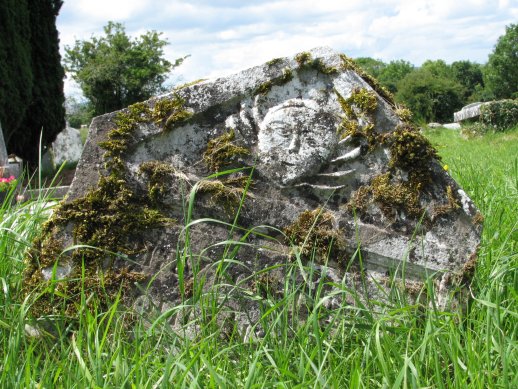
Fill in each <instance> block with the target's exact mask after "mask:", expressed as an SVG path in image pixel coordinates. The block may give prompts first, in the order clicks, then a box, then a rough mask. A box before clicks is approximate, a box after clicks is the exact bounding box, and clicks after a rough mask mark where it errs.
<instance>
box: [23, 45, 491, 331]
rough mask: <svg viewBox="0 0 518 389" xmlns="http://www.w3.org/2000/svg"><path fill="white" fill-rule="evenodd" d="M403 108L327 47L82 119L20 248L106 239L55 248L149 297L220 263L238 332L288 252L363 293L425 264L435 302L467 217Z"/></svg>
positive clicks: (461, 260)
mask: <svg viewBox="0 0 518 389" xmlns="http://www.w3.org/2000/svg"><path fill="white" fill-rule="evenodd" d="M402 117H403V115H401V117H400V115H399V110H398V108H397V106H396V104H395V103H394V102H393V100H392V99H391V96H390V95H389V94H388V93H387V92H386V91H384V90H383V89H382V88H380V87H379V85H377V84H376V83H375V82H374V81H373V80H372V79H370V78H369V77H368V76H366V75H365V74H363V73H362V72H361V71H360V70H359V69H358V68H356V67H355V66H354V64H353V63H352V62H351V60H350V59H348V58H347V57H345V56H344V55H341V54H339V53H336V52H334V51H332V50H330V49H326V48H318V49H314V50H312V51H310V52H304V53H299V54H297V55H296V56H293V57H286V58H278V59H274V60H272V61H269V62H268V63H266V64H263V65H261V66H257V67H254V68H251V69H248V70H245V71H243V72H240V73H238V74H235V75H232V76H228V77H223V78H218V79H216V80H207V81H203V82H199V83H194V84H191V85H187V86H185V87H180V88H177V89H176V90H174V91H173V92H171V93H169V94H166V95H163V96H158V97H156V98H152V99H150V100H148V101H146V102H143V103H141V104H136V105H134V106H132V107H129V108H128V109H125V110H122V111H120V112H114V113H110V114H106V115H103V116H100V117H97V118H95V119H94V120H93V122H92V124H91V127H90V130H89V135H88V139H87V142H86V145H85V148H84V151H83V154H82V156H81V159H80V161H79V164H78V167H77V170H76V176H75V178H74V181H73V183H72V186H71V188H70V191H69V194H68V197H67V199H66V202H65V203H63V204H62V206H61V207H60V208H58V209H57V210H56V211H55V213H54V214H53V219H52V220H51V223H49V225H48V227H47V229H46V230H44V231H43V233H42V234H43V236H42V237H41V239H39V240H38V241H37V244H38V246H37V247H36V248H35V250H36V251H35V252H42V251H44V250H43V249H45V244H47V245H48V244H51V243H52V244H53V246H52V250H49V249H48V247H47V249H48V250H46V252H54V253H56V258H57V257H58V254H59V253H58V252H57V251H56V250H57V249H56V246H59V247H58V248H61V249H64V248H66V247H68V246H69V245H72V244H88V245H96V244H106V247H103V248H104V249H106V250H108V251H111V252H113V251H119V252H120V253H121V255H120V256H116V257H112V258H110V255H109V254H104V256H103V255H101V254H99V252H98V251H95V252H91V251H87V252H77V253H74V252H67V255H64V256H59V258H60V259H59V264H58V266H59V269H68V270H67V271H68V272H69V273H67V274H75V273H74V272H76V271H77V269H78V266H79V264H80V263H81V260H80V259H79V258H85V257H84V256H85V255H87V258H89V259H88V263H90V266H92V267H94V268H95V267H97V266H101V267H104V268H106V266H107V265H106V264H108V263H110V264H113V266H114V269H122V268H126V267H129V269H130V270H131V272H134V273H128V271H127V270H124V272H122V273H121V274H123V275H124V274H125V275H126V276H128V274H137V273H138V274H143V277H144V278H145V279H146V280H147V281H146V282H149V280H151V279H152V282H150V283H146V282H144V283H143V284H142V285H148V286H149V287H148V288H145V287H144V286H142V287H141V289H140V291H141V292H139V293H141V294H142V290H144V289H145V290H146V292H145V293H143V294H142V295H141V296H140V297H138V298H137V300H136V301H138V302H139V304H140V303H141V302H142V301H143V299H145V300H146V301H148V302H149V303H148V304H147V305H146V304H144V305H146V306H153V307H160V308H159V310H165V309H168V307H172V306H175V305H176V304H178V303H179V302H181V301H184V300H185V299H189V298H192V297H193V292H192V288H193V285H201V286H200V287H201V288H202V289H203V290H207V291H209V290H211V288H215V285H218V284H219V283H221V282H223V281H222V279H221V277H222V276H221V273H220V272H221V271H222V270H221V269H225V276H224V284H225V286H224V287H222V288H223V289H225V288H226V290H230V291H231V292H232V293H231V295H232V298H230V299H229V302H228V303H229V304H230V305H232V307H233V308H232V309H233V311H234V314H235V320H236V322H238V323H239V324H238V326H239V327H240V328H241V329H243V331H245V330H244V328H245V327H246V326H247V324H246V323H248V325H252V324H251V323H252V322H253V321H254V319H253V318H254V317H255V318H257V313H258V307H257V304H258V302H257V300H254V299H250V298H247V297H246V296H250V295H253V296H255V295H257V293H259V292H258V286H257V285H258V284H257V283H258V282H260V281H258V280H257V279H256V277H255V276H254V274H256V272H258V271H262V270H264V269H266V268H268V269H271V268H278V269H281V270H279V271H278V272H277V273H278V274H277V273H275V272H273V273H272V277H273V278H272V279H271V280H270V281H271V282H268V285H270V286H269V287H271V288H273V289H275V288H277V289H279V288H280V289H282V280H283V277H285V276H286V274H287V273H286V272H283V270H282V269H287V267H288V266H289V264H293V263H295V264H296V263H298V262H297V261H300V263H301V264H304V266H308V267H309V268H313V269H317V270H318V271H319V272H322V273H324V271H323V270H322V269H326V270H325V274H326V277H328V278H329V277H331V279H334V281H333V282H335V283H337V282H338V283H341V282H343V283H344V285H346V286H348V287H351V288H360V289H361V290H362V292H361V293H362V294H363V296H364V298H365V299H367V298H383V295H384V292H383V290H382V289H383V285H387V281H386V280H387V279H389V277H390V276H392V275H395V277H396V278H397V279H400V282H402V283H403V285H414V284H415V283H419V282H421V281H422V280H423V278H424V277H433V279H434V280H435V281H434V282H436V284H437V288H438V292H437V296H438V298H440V299H443V300H444V301H446V300H447V297H448V293H449V291H450V290H451V285H455V284H457V285H458V283H459V282H461V281H462V280H466V278H469V277H467V276H466V274H467V270H466V269H467V268H468V267H469V265H470V264H472V263H473V258H474V255H475V253H476V250H477V246H478V244H479V241H480V233H481V226H480V219H481V218H480V214H479V213H478V211H477V209H476V207H475V206H474V204H473V203H472V201H471V200H470V199H469V197H468V196H467V195H466V193H465V192H464V191H463V190H462V189H461V188H460V187H459V186H458V184H457V183H456V182H455V181H454V180H453V179H452V178H451V177H450V176H449V175H448V173H447V172H445V171H444V170H443V168H442V166H441V164H440V162H439V161H438V160H437V159H436V158H435V156H436V154H435V151H434V150H433V149H432V148H431V146H430V145H429V143H428V142H427V141H426V139H424V138H423V136H422V135H420V134H419V131H418V130H417V129H415V128H413V127H412V126H411V125H410V124H409V123H405V122H404V121H403V119H402ZM245 193H246V194H245ZM241 202H242V206H240V203H241ZM189 210H190V211H189ZM157 215H159V216H157ZM236 215H237V216H236ZM214 220H219V221H220V222H219V223H218V222H214ZM234 223H235V224H234ZM232 225H234V226H233V227H232ZM186 240H188V242H189V244H188V246H187V247H185V246H184V243H185V242H186ZM229 240H230V241H231V242H229ZM45 242H51V243H45ZM221 242H227V243H226V244H222V243H221ZM232 242H233V243H232ZM58 243H59V244H58ZM229 247H230V248H229ZM330 247H332V248H331V249H330ZM225 255H226V256H227V257H224V256H225ZM123 258H128V259H130V261H127V260H125V259H123ZM222 258H223V259H225V260H226V261H227V262H225V261H224V262H222ZM360 258H361V260H360ZM36 259H39V262H38V261H36ZM54 260H55V259H54V257H52V256H51V257H48V258H35V259H34V262H33V263H32V265H31V266H30V267H29V270H28V271H27V274H28V275H29V276H30V277H31V278H30V279H31V280H32V281H34V280H40V281H41V282H42V283H44V282H45V280H46V279H47V278H48V277H46V276H45V274H47V275H48V274H50V273H49V266H52V264H53V261H54ZM40 264H43V265H40ZM45 264H47V265H45ZM295 267H296V268H298V267H297V266H295ZM110 269H112V267H110ZM298 269H299V270H300V273H299V274H298V275H297V276H296V279H297V280H299V281H300V282H307V275H305V273H304V270H302V268H298ZM31 270H32V273H31ZM317 270H316V271H317ZM60 271H61V270H60ZM63 271H64V270H63ZM113 271H116V270H113ZM286 271H287V270H286ZM279 272H280V273H279ZM65 273H66V272H65ZM65 273H63V274H61V273H60V274H61V276H64V277H66V276H67V274H65ZM274 273H275V274H274ZM121 277H122V276H121ZM135 277H136V276H135ZM363 278H365V279H366V280H367V282H361V281H360V279H363ZM118 279H119V280H120V282H123V280H124V278H118ZM130 279H131V280H135V279H137V278H130ZM275 280H277V281H275ZM455 280H457V281H458V282H456V281H455ZM462 282H463V281H462ZM408 283H410V284H408ZM189 285H190V289H189V287H188V286H189ZM236 285H239V287H237V286H236ZM380 286H381V287H380ZM421 286H422V284H421ZM229 288H230V289H229ZM380 288H381V290H380ZM409 288H410V286H409ZM277 292H279V291H278V290H277V291H274V294H275V293H277ZM229 293H230V292H229ZM40 301H45V299H44V298H43V297H42V298H41V299H40ZM352 303H354V302H352ZM247 328H249V327H247Z"/></svg>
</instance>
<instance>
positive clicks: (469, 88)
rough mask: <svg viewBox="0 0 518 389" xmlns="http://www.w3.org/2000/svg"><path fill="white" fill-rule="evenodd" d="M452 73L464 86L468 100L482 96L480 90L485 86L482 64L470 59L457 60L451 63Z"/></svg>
mask: <svg viewBox="0 0 518 389" xmlns="http://www.w3.org/2000/svg"><path fill="white" fill-rule="evenodd" d="M451 74H452V76H453V78H454V79H455V80H456V81H457V82H458V83H459V84H461V85H462V86H463V87H464V89H465V93H464V100H466V102H473V101H475V100H476V99H477V98H479V97H481V95H480V91H481V90H483V88H484V78H483V75H482V65H479V64H477V63H473V62H470V61H456V62H453V63H452V64H451Z"/></svg>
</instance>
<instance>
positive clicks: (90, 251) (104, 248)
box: [24, 100, 183, 316]
mask: <svg viewBox="0 0 518 389" xmlns="http://www.w3.org/2000/svg"><path fill="white" fill-rule="evenodd" d="M178 102H179V100H175V101H174V102H173V103H172V104H169V103H166V102H163V101H162V102H160V101H159V102H157V103H155V106H154V108H153V109H151V108H150V107H149V106H148V105H147V104H145V103H137V104H134V105H131V106H130V107H128V108H127V109H125V110H123V111H121V112H119V113H118V114H117V115H116V117H115V126H116V127H115V128H114V129H113V130H111V131H110V132H109V133H108V135H107V140H106V141H104V142H101V143H100V144H99V146H100V147H101V148H103V149H104V150H105V153H104V161H105V167H106V169H107V170H108V175H101V177H100V178H99V181H98V183H97V187H96V188H95V189H92V190H90V191H89V192H87V193H86V194H85V195H84V196H83V197H81V198H77V199H75V200H73V201H71V202H68V203H62V204H61V205H60V206H59V207H58V208H57V209H56V210H55V211H54V213H53V215H52V217H51V218H50V219H49V221H48V222H47V223H46V224H45V225H44V226H43V229H42V231H41V233H40V235H39V236H38V237H37V238H36V239H35V240H34V242H33V247H32V250H31V251H30V252H29V254H28V256H27V257H26V260H25V262H26V269H25V272H24V280H25V283H24V292H25V294H26V295H27V294H29V293H31V292H32V291H33V290H34V289H36V290H40V291H43V292H41V293H42V294H41V295H40V296H39V298H38V300H37V301H35V302H34V304H33V305H32V308H31V309H32V312H33V314H34V315H36V316H37V315H39V314H42V313H49V312H53V313H59V312H61V311H62V308H63V307H64V309H65V312H66V313H67V314H72V313H73V312H75V311H77V310H79V309H80V304H79V303H80V298H81V293H79V292H78V290H80V289H79V288H83V287H85V288H88V292H90V291H92V292H93V293H97V294H98V296H103V294H102V293H100V292H101V291H104V292H106V293H105V294H104V296H106V297H109V296H110V295H111V296H112V297H113V296H114V295H115V294H116V293H118V291H119V290H121V291H124V290H125V289H126V286H128V287H129V285H130V284H133V283H134V282H136V281H138V280H143V279H144V278H145V276H144V275H143V274H141V273H138V272H134V271H130V270H128V269H127V268H122V269H116V268H113V267H112V266H111V265H110V263H113V261H114V259H115V257H116V256H118V255H120V254H123V255H132V254H136V253H137V252H139V250H140V248H139V247H138V246H137V245H136V243H135V242H136V239H135V238H136V236H137V235H139V234H141V233H142V231H145V230H147V229H151V228H156V227H159V226H163V225H165V224H170V223H172V222H173V220H172V219H169V218H167V217H165V216H164V215H163V214H162V213H161V211H160V210H159V209H158V208H156V207H155V205H154V204H152V203H151V202H150V201H148V200H147V199H145V198H141V197H139V196H137V195H136V193H134V191H133V190H132V189H130V188H129V186H128V182H127V175H128V174H127V171H126V167H125V165H124V162H123V157H124V154H125V152H126V150H127V149H128V147H130V146H131V144H132V142H133V139H134V138H133V133H134V131H135V129H136V127H137V126H138V125H139V123H143V122H148V121H150V120H155V121H157V120H160V118H162V119H163V118H165V117H166V115H171V114H172V113H171V110H173V111H174V110H175V109H176V108H174V107H178ZM182 104H183V103H182ZM172 107H173V108H172ZM173 114H174V112H173ZM58 230H61V231H64V230H69V231H70V233H71V234H72V236H73V240H74V244H79V245H85V246H91V247H93V248H90V247H80V248H77V249H76V250H73V251H71V252H69V253H67V255H66V259H64V258H63V255H62V256H61V260H65V261H66V262H67V263H68V264H69V265H70V266H71V268H72V273H71V275H69V276H68V277H67V279H66V280H64V281H60V282H59V284H58V285H57V286H56V287H53V288H50V289H49V288H47V286H48V285H49V282H55V281H46V280H45V279H44V278H43V275H42V269H44V268H45V267H49V266H53V265H54V264H55V263H56V261H58V259H59V257H60V254H61V252H62V251H63V248H64V247H63V242H62V241H61V240H60V239H58V238H57V236H59V232H58ZM59 262H60V261H58V263H59ZM83 265H84V276H85V277H84V279H82V275H83V274H82V271H83V270H82V267H83ZM125 285H126V286H125ZM98 292H99V293H98ZM105 302H106V301H105V300H103V299H98V303H99V304H101V305H102V304H104V303H105ZM47 306H48V307H50V308H46V307H47Z"/></svg>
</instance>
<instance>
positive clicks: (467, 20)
mask: <svg viewBox="0 0 518 389" xmlns="http://www.w3.org/2000/svg"><path fill="white" fill-rule="evenodd" d="M517 18H518V4H516V2H515V1H509V0H489V1H487V0H464V1H460V0H459V1H451V0H434V1H432V0H370V1H365V0H348V1H331V0H319V1H315V0H297V1H296V2H295V1H291V0H262V1H261V0H254V1H242V0H241V1H239V0H212V1H209V0H189V1H187V0H184V1H181V0H174V1H166V0H154V1H151V0H126V1H123V0H111V1H110V0H104V1H101V0H75V1H70V2H68V1H66V2H65V3H64V5H63V7H62V11H61V16H60V17H59V18H58V29H59V30H60V34H61V41H62V44H67V45H71V44H73V43H74V39H75V38H77V39H87V38H89V37H90V36H91V35H92V34H101V33H102V26H103V25H105V24H106V23H107V22H108V21H109V20H113V21H121V22H124V23H125V25H126V30H127V32H128V33H129V34H130V35H139V34H141V33H143V32H145V31H147V30H157V31H163V32H164V37H166V38H168V40H169V42H170V45H169V46H168V47H167V48H166V55H167V56H168V58H169V59H170V60H174V59H175V58H178V57H180V56H184V55H187V54H190V55H191V57H190V58H189V59H188V60H186V61H185V63H184V65H182V66H181V67H180V68H178V69H177V70H176V72H175V74H176V76H173V78H178V77H179V76H181V78H183V80H185V81H188V80H191V79H195V78H201V77H207V76H209V77H214V76H218V75H223V74H229V73H232V72H235V71H237V70H239V69H243V68H246V67H250V66H253V65H257V64H261V63H263V62H264V61H267V60H269V59H271V58H274V57H279V56H286V55H291V54H293V53H296V52H298V51H302V50H307V49H309V48H312V47H315V46H324V45H327V46H331V47H333V48H335V49H336V50H340V51H344V52H346V53H347V54H348V55H350V56H353V57H357V56H370V57H375V58H380V59H382V60H385V61H389V60H393V59H405V60H407V61H410V62H412V63H414V64H416V65H419V64H421V63H422V62H423V61H424V60H426V59H437V58H442V59H444V60H446V61H447V62H451V61H454V60H459V59H467V60H471V61H477V62H485V61H486V59H487V55H488V54H489V53H490V52H491V50H492V49H493V46H494V44H495V43H496V39H497V38H498V36H500V35H501V34H503V33H504V28H505V25H507V24H510V23H513V22H516V19H517Z"/></svg>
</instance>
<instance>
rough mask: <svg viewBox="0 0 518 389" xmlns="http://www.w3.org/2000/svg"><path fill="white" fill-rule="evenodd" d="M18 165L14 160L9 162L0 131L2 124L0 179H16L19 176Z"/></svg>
mask: <svg viewBox="0 0 518 389" xmlns="http://www.w3.org/2000/svg"><path fill="white" fill-rule="evenodd" d="M20 170H21V168H20V163H19V162H17V161H16V160H15V161H14V162H12V163H11V162H9V154H8V153H7V149H6V147H5V141H4V133H3V131H2V123H0V178H2V177H10V176H14V177H18V176H19V175H20Z"/></svg>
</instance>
